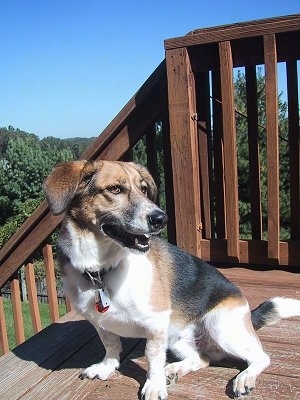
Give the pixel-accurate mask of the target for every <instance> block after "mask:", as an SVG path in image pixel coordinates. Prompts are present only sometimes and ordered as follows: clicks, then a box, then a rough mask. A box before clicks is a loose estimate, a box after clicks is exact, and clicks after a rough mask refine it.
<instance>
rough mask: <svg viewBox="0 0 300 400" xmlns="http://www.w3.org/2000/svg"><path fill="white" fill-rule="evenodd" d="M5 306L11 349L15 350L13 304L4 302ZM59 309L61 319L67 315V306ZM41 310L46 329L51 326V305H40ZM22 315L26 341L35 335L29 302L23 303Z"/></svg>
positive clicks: (8, 301)
mask: <svg viewBox="0 0 300 400" xmlns="http://www.w3.org/2000/svg"><path fill="white" fill-rule="evenodd" d="M3 304H4V313H5V319H6V328H7V336H8V342H9V348H10V349H13V348H14V347H16V345H17V343H16V335H15V328H14V317H13V312H12V304H11V301H10V300H3ZM58 307H59V315H60V317H61V316H63V315H64V314H66V306H65V305H64V304H59V306H58ZM39 310H40V316H41V323H42V327H43V328H45V327H46V326H48V325H50V324H51V320H50V313H49V305H48V304H44V303H39ZM22 314H23V321H24V332H25V339H26V340H27V339H29V338H30V337H31V336H33V335H34V332H33V328H32V322H31V315H30V309H29V303H28V302H23V303H22Z"/></svg>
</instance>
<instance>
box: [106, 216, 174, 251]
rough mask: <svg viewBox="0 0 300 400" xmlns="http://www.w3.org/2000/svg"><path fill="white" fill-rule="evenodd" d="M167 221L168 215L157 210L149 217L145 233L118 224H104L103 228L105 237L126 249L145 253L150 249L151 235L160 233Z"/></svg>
mask: <svg viewBox="0 0 300 400" xmlns="http://www.w3.org/2000/svg"><path fill="white" fill-rule="evenodd" d="M167 220H168V217H167V215H166V213H165V212H164V211H162V210H160V209H156V210H155V211H152V212H151V213H150V214H149V215H148V216H147V223H148V230H147V232H145V233H142V232H140V231H138V232H134V229H133V228H132V229H130V230H129V229H125V228H124V227H122V226H121V225H119V224H117V223H104V224H103V225H102V226H101V228H102V231H103V232H104V234H105V235H107V236H109V237H110V238H111V239H114V240H115V241H117V242H118V243H120V244H121V245H123V246H124V247H127V248H129V249H131V250H136V251H139V252H142V253H144V252H146V251H148V250H149V248H150V238H151V235H153V234H157V233H159V232H160V231H161V230H162V229H163V228H164V226H165V225H166V223H167Z"/></svg>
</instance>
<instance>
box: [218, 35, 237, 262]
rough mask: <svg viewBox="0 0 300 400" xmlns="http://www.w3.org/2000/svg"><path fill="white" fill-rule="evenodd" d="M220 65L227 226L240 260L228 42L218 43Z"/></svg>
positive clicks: (232, 248)
mask: <svg viewBox="0 0 300 400" xmlns="http://www.w3.org/2000/svg"><path fill="white" fill-rule="evenodd" d="M219 55H220V65H221V70H220V72H221V91H222V107H223V136H224V172H225V173H224V179H225V210H226V225H227V254H228V256H229V257H234V258H236V259H237V260H238V259H239V256H240V254H239V253H240V250H239V209H238V176H237V148H236V146H237V144H236V126H235V106H234V86H233V63H232V53H231V44H230V42H229V41H226V42H220V43H219Z"/></svg>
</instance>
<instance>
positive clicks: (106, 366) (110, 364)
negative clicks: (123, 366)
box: [80, 328, 122, 380]
mask: <svg viewBox="0 0 300 400" xmlns="http://www.w3.org/2000/svg"><path fill="white" fill-rule="evenodd" d="M97 331H98V334H99V336H100V339H101V341H102V343H103V345H104V347H105V350H106V354H105V357H104V359H103V360H102V361H101V362H99V363H97V364H93V365H91V366H90V367H88V368H86V369H85V370H84V371H83V372H82V373H81V375H80V377H81V379H84V378H89V379H94V378H98V379H101V380H106V379H107V378H108V377H109V376H110V375H111V374H112V373H113V372H114V371H115V370H116V369H117V368H119V366H120V353H121V351H122V345H121V341H120V337H119V336H118V335H115V334H114V333H111V332H107V331H104V330H102V329H101V328H98V329H97Z"/></svg>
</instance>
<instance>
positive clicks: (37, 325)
mask: <svg viewBox="0 0 300 400" xmlns="http://www.w3.org/2000/svg"><path fill="white" fill-rule="evenodd" d="M25 279H26V284H27V289H28V290H27V291H28V301H29V307H30V314H31V321H32V326H33V330H34V332H35V333H37V332H39V331H41V330H42V323H41V316H40V311H39V305H38V300H37V292H36V284H35V277H34V266H33V264H32V263H29V264H27V265H26V267H25Z"/></svg>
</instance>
